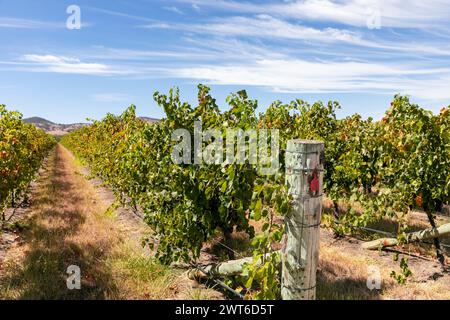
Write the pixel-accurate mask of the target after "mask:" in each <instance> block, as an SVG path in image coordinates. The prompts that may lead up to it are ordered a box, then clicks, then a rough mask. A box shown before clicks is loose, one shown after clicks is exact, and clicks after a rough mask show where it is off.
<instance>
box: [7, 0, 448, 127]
mask: <svg viewBox="0 0 450 320" xmlns="http://www.w3.org/2000/svg"><path fill="white" fill-rule="evenodd" d="M69 5H77V6H78V7H79V8H80V10H81V29H79V30H70V29H68V28H67V27H66V20H67V19H68V18H69V16H70V14H68V13H67V12H66V10H67V8H68V6H69ZM449 16H450V3H448V1H445V0H432V1H419V0H409V1H403V0H378V1H375V0H299V1H294V0H292V1H287V0H284V1H282V0H280V1H275V0H269V1H256V0H254V1H231V0H229V1H225V0H216V1H214V0H164V1H163V0H133V1H131V0H129V1H124V0H114V1H103V0H95V1H94V0H90V1H87V0H86V1H85V0H83V1H82V0H72V1H65V0H45V1H44V0H35V1H31V0H27V1H24V0H0V39H1V43H2V50H0V70H1V77H0V103H2V104H6V105H8V107H10V108H15V109H18V110H19V111H21V112H22V113H23V114H24V115H25V116H26V117H29V116H42V117H45V118H47V119H49V120H52V121H55V122H62V123H71V122H78V121H84V119H85V118H87V117H89V118H101V117H102V116H104V115H105V114H106V113H107V112H113V113H120V112H121V111H122V110H124V109H125V108H126V107H127V106H128V105H130V104H132V103H133V104H135V105H137V107H138V113H139V114H140V115H144V116H150V117H161V116H162V112H161V110H160V109H159V108H158V107H157V106H156V104H155V103H154V102H153V98H152V96H153V92H154V91H156V90H159V91H162V92H167V91H168V89H169V88H170V87H172V86H178V87H180V90H181V94H182V97H183V99H185V100H187V101H190V102H191V103H195V100H196V99H195V97H196V85H197V84H198V83H205V84H208V85H210V86H211V87H212V89H213V94H214V96H215V97H216V98H217V101H218V103H219V104H220V105H221V106H222V107H223V108H226V104H225V97H226V96H227V95H228V94H229V93H231V92H234V91H238V90H241V89H246V90H247V91H248V92H249V94H250V96H251V97H252V98H254V99H257V100H258V101H259V105H260V109H261V111H262V110H264V109H265V108H266V107H267V105H268V104H269V103H270V102H271V101H273V100H277V99H279V100H282V101H284V102H289V101H290V100H292V99H294V98H301V99H305V100H308V101H311V102H313V101H316V100H323V101H327V100H337V101H339V102H340V103H341V105H342V110H341V111H340V112H339V115H340V116H346V115H349V114H352V113H355V112H358V113H360V114H362V115H363V116H365V117H367V116H373V117H375V118H380V117H381V115H382V114H383V112H384V111H385V110H386V108H387V107H388V106H389V103H390V101H391V100H392V97H393V95H394V94H395V93H402V94H408V95H410V96H411V98H412V100H413V101H414V102H417V103H419V104H421V105H422V106H424V107H426V108H428V109H430V110H433V111H435V112H436V111H438V110H439V109H440V108H441V107H442V106H444V105H449V104H450V21H449V19H448V17H449Z"/></svg>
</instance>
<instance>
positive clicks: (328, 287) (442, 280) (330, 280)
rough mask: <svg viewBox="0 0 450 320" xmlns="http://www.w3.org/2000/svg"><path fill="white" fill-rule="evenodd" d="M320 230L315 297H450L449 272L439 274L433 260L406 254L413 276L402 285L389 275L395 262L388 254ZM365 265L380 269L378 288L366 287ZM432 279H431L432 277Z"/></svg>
mask: <svg viewBox="0 0 450 320" xmlns="http://www.w3.org/2000/svg"><path fill="white" fill-rule="evenodd" d="M326 233H327V231H325V230H322V236H323V238H324V239H323V241H322V240H321V241H322V243H321V247H320V263H319V271H318V277H317V283H318V284H317V298H318V299H326V300H335V299H338V300H367V299H370V300H378V299H398V300H414V299H427V300H436V299H444V300H448V299H450V276H449V275H448V274H442V273H441V272H440V267H439V265H438V264H437V263H433V262H430V261H424V260H420V259H413V258H410V263H409V265H410V268H411V270H412V272H413V276H412V277H411V278H409V279H408V281H407V283H406V284H405V285H400V284H397V282H396V281H394V279H392V278H391V277H390V273H391V272H392V271H393V270H396V271H398V268H399V267H398V262H395V261H393V259H392V255H391V254H387V253H383V254H380V253H379V252H373V251H367V250H363V249H361V248H360V242H359V241H354V242H353V243H352V242H348V240H347V239H343V240H340V241H339V242H335V243H333V241H331V240H330V238H328V237H327V236H325V234H326ZM369 266H374V267H377V268H378V269H379V271H380V273H381V281H382V282H381V290H372V291H371V290H369V289H368V287H367V283H366V282H367V279H368V277H369V269H368V267H369ZM435 276H437V277H436V279H433V277H435Z"/></svg>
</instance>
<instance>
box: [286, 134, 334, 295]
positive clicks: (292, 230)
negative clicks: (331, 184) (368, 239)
mask: <svg viewBox="0 0 450 320" xmlns="http://www.w3.org/2000/svg"><path fill="white" fill-rule="evenodd" d="M324 157H325V155H324V143H323V142H319V141H306V140H290V141H288V144H287V149H286V184H287V187H288V190H289V194H290V195H292V197H293V208H292V210H291V212H290V213H289V214H288V215H287V216H286V217H285V225H286V236H285V237H286V239H285V245H284V246H283V250H282V277H281V296H282V299H283V300H313V299H315V297H316V271H317V265H318V262H319V232H320V218H321V214H322V195H323V169H324V162H325V161H324Z"/></svg>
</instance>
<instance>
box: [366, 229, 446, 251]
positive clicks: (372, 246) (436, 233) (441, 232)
mask: <svg viewBox="0 0 450 320" xmlns="http://www.w3.org/2000/svg"><path fill="white" fill-rule="evenodd" d="M447 234H450V223H447V224H444V225H442V226H440V227H439V228H430V229H425V230H421V231H416V232H412V233H408V234H407V237H406V243H412V242H420V241H422V240H428V239H435V238H439V237H442V236H445V235H447ZM396 245H398V240H397V239H396V238H382V239H378V240H374V241H370V242H365V243H363V244H362V247H363V248H364V249H368V250H378V249H380V248H386V247H394V246H396Z"/></svg>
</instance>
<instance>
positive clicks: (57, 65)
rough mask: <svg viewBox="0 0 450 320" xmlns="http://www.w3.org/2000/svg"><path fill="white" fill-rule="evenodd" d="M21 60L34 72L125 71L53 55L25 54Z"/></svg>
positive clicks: (102, 73)
mask: <svg viewBox="0 0 450 320" xmlns="http://www.w3.org/2000/svg"><path fill="white" fill-rule="evenodd" d="M21 61H23V62H26V63H27V64H26V66H27V68H26V69H27V70H28V71H34V72H50V73H68V74H85V75H115V74H126V73H127V72H125V71H123V70H119V69H115V68H112V67H110V66H108V65H105V64H101V63H86V62H81V61H80V60H79V59H77V58H70V57H65V56H54V55H37V54H26V55H24V56H22V58H21Z"/></svg>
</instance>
